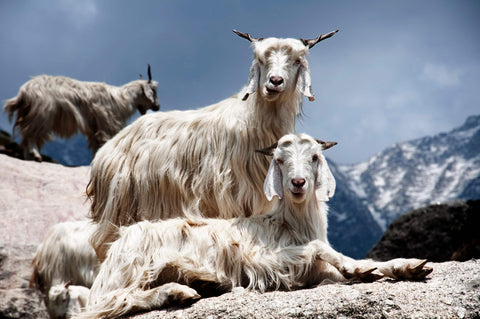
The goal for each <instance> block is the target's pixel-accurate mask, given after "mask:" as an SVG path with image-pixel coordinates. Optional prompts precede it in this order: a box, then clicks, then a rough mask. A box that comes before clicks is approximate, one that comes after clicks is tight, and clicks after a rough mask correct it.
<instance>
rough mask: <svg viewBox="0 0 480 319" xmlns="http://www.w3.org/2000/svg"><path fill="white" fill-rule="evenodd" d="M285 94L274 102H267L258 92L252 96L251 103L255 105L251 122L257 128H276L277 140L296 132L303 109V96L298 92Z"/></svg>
mask: <svg viewBox="0 0 480 319" xmlns="http://www.w3.org/2000/svg"><path fill="white" fill-rule="evenodd" d="M284 94H285V95H284V96H282V97H280V98H279V99H277V100H275V101H273V102H269V101H266V100H265V99H263V97H262V96H261V94H260V93H258V92H257V93H256V94H253V95H252V96H251V98H252V99H251V102H250V103H254V104H255V105H254V107H252V110H253V112H251V121H250V122H251V123H252V124H255V123H256V126H257V128H260V127H265V128H268V129H269V130H271V129H272V128H274V130H275V131H274V132H273V133H274V134H275V137H276V139H279V138H280V137H282V136H283V135H285V134H288V133H293V132H295V120H296V118H297V116H298V115H299V114H300V111H301V108H302V96H301V94H300V93H299V92H298V91H297V90H295V91H293V92H285V93H284Z"/></svg>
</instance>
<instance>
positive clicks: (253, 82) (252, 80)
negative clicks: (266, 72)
mask: <svg viewBox="0 0 480 319" xmlns="http://www.w3.org/2000/svg"><path fill="white" fill-rule="evenodd" d="M259 79H260V66H259V64H258V61H257V60H256V59H255V60H253V62H252V66H251V67H250V74H249V75H248V84H247V87H246V90H245V95H244V96H243V98H242V101H245V100H246V99H248V96H249V95H250V94H252V93H254V92H255V91H256V90H257V87H258V81H259Z"/></svg>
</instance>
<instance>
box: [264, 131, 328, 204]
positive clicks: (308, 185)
mask: <svg viewBox="0 0 480 319" xmlns="http://www.w3.org/2000/svg"><path fill="white" fill-rule="evenodd" d="M336 144H337V143H336V142H323V141H320V140H315V139H313V138H312V137H310V136H309V135H306V134H299V135H295V134H288V135H285V136H283V137H282V138H281V139H280V140H279V141H278V143H275V144H273V145H272V146H270V147H267V148H265V149H262V150H258V152H260V153H262V154H265V155H273V159H272V161H271V162H270V168H269V170H268V173H267V177H266V179H265V183H264V191H265V195H266V196H267V198H268V200H272V198H273V197H274V196H278V197H280V198H283V197H285V199H287V200H290V201H292V202H294V203H302V202H305V201H306V200H309V199H310V198H311V196H313V195H315V196H316V198H317V199H318V200H320V201H328V200H329V198H331V197H332V196H333V194H334V193H335V179H334V177H333V175H332V173H331V172H330V169H329V167H328V164H327V161H326V160H325V157H324V156H323V154H322V150H326V149H328V148H330V147H332V146H334V145H336Z"/></svg>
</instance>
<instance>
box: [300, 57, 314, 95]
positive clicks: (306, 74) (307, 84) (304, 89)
mask: <svg viewBox="0 0 480 319" xmlns="http://www.w3.org/2000/svg"><path fill="white" fill-rule="evenodd" d="M297 85H298V89H299V90H300V92H301V93H302V94H303V95H305V96H306V97H307V98H308V100H309V101H314V100H315V97H314V96H313V92H312V78H311V77H310V68H309V67H308V62H307V61H306V60H304V61H302V65H301V66H300V74H299V76H298V83H297Z"/></svg>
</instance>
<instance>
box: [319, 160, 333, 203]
mask: <svg viewBox="0 0 480 319" xmlns="http://www.w3.org/2000/svg"><path fill="white" fill-rule="evenodd" d="M319 159H320V161H321V162H320V163H319V171H318V175H317V181H316V183H315V194H316V196H317V200H319V201H321V202H328V200H329V199H330V198H332V197H333V195H334V194H335V185H336V183H335V178H334V177H333V174H332V172H331V171H330V168H329V167H328V164H327V161H326V160H325V157H324V156H323V155H321V156H320V157H319Z"/></svg>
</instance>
